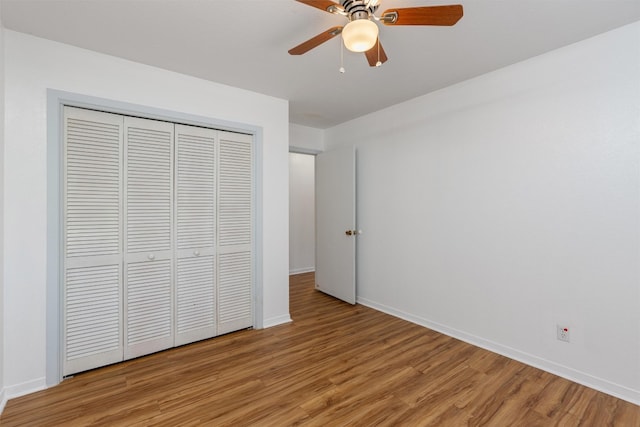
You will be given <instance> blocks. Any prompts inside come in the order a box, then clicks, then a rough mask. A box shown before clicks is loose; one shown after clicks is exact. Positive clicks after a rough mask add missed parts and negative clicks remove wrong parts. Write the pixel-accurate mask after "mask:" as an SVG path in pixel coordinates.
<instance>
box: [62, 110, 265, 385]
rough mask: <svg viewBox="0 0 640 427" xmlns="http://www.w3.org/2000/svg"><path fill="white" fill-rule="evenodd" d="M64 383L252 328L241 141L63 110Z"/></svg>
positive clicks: (246, 143)
mask: <svg viewBox="0 0 640 427" xmlns="http://www.w3.org/2000/svg"><path fill="white" fill-rule="evenodd" d="M63 141H64V154H63V163H64V164H63V170H64V177H63V181H64V182H63V195H62V197H63V203H62V206H63V242H64V243H63V245H64V247H63V254H64V255H63V260H62V261H63V269H62V271H63V276H64V277H63V280H62V283H63V298H62V299H63V337H62V340H63V346H62V347H63V374H64V375H70V374H72V373H76V372H80V371H84V370H87V369H92V368H95V367H99V366H103V365H107V364H110V363H114V362H118V361H122V360H126V359H130V358H134V357H138V356H142V355H145V354H149V353H153V352H156V351H159V350H163V349H166V348H170V347H173V346H178V345H182V344H186V343H190V342H193V341H197V340H201V339H205V338H210V337H214V336H216V335H220V334H224V333H227V332H231V331H235V330H239V329H243V328H247V327H250V326H252V325H253V311H254V310H253V250H252V245H253V176H252V171H253V150H252V147H253V144H252V137H251V136H250V135H245V134H239V133H232V132H225V131H219V130H215V129H208V128H202V127H196V126H188V125H182V124H174V123H169V122H164V121H158V120H150V119H142V118H136V117H129V116H123V115H118V114H112V113H105V112H99V111H94V110H87V109H81V108H75V107H65V108H64V135H63Z"/></svg>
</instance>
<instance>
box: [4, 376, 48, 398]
mask: <svg viewBox="0 0 640 427" xmlns="http://www.w3.org/2000/svg"><path fill="white" fill-rule="evenodd" d="M45 388H47V379H46V378H45V377H42V378H37V379H35V380H31V381H26V382H23V383H20V384H14V385H10V386H7V387H5V388H4V393H5V397H6V399H7V400H9V399H13V398H14V397H20V396H24V395H25V394H29V393H35V392H36V391H40V390H44V389H45Z"/></svg>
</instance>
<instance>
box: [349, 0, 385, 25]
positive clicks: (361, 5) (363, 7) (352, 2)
mask: <svg viewBox="0 0 640 427" xmlns="http://www.w3.org/2000/svg"><path fill="white" fill-rule="evenodd" d="M340 4H341V5H342V7H343V8H344V11H345V12H346V13H347V15H348V16H349V20H350V21H355V20H356V19H369V15H372V14H373V13H374V12H375V10H376V9H377V8H378V6H377V5H376V6H372V7H367V1H366V0H342V1H341V2H340Z"/></svg>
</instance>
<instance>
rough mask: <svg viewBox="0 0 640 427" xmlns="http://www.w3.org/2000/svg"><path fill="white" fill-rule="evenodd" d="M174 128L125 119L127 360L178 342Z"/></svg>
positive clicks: (160, 123) (164, 123)
mask: <svg viewBox="0 0 640 427" xmlns="http://www.w3.org/2000/svg"><path fill="white" fill-rule="evenodd" d="M173 131H174V125H173V124H171V123H166V122H159V121H155V120H145V119H137V118H132V117H126V118H125V138H124V141H125V277H124V289H125V322H124V327H125V347H124V356H125V358H126V359H128V358H132V357H137V356H141V355H144V354H149V353H152V352H155V351H159V350H162V349H165V348H169V347H172V346H173V340H174V335H173V321H174V319H173V293H174V289H173V262H172V258H173V243H172V242H173V225H172V223H173V137H174V132H173Z"/></svg>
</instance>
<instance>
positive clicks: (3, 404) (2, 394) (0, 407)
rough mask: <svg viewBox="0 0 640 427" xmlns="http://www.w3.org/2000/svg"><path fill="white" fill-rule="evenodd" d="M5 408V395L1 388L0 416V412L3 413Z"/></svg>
mask: <svg viewBox="0 0 640 427" xmlns="http://www.w3.org/2000/svg"><path fill="white" fill-rule="evenodd" d="M5 406H7V395H6V393H5V392H4V388H3V389H2V390H0V415H2V411H4V407H5Z"/></svg>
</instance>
